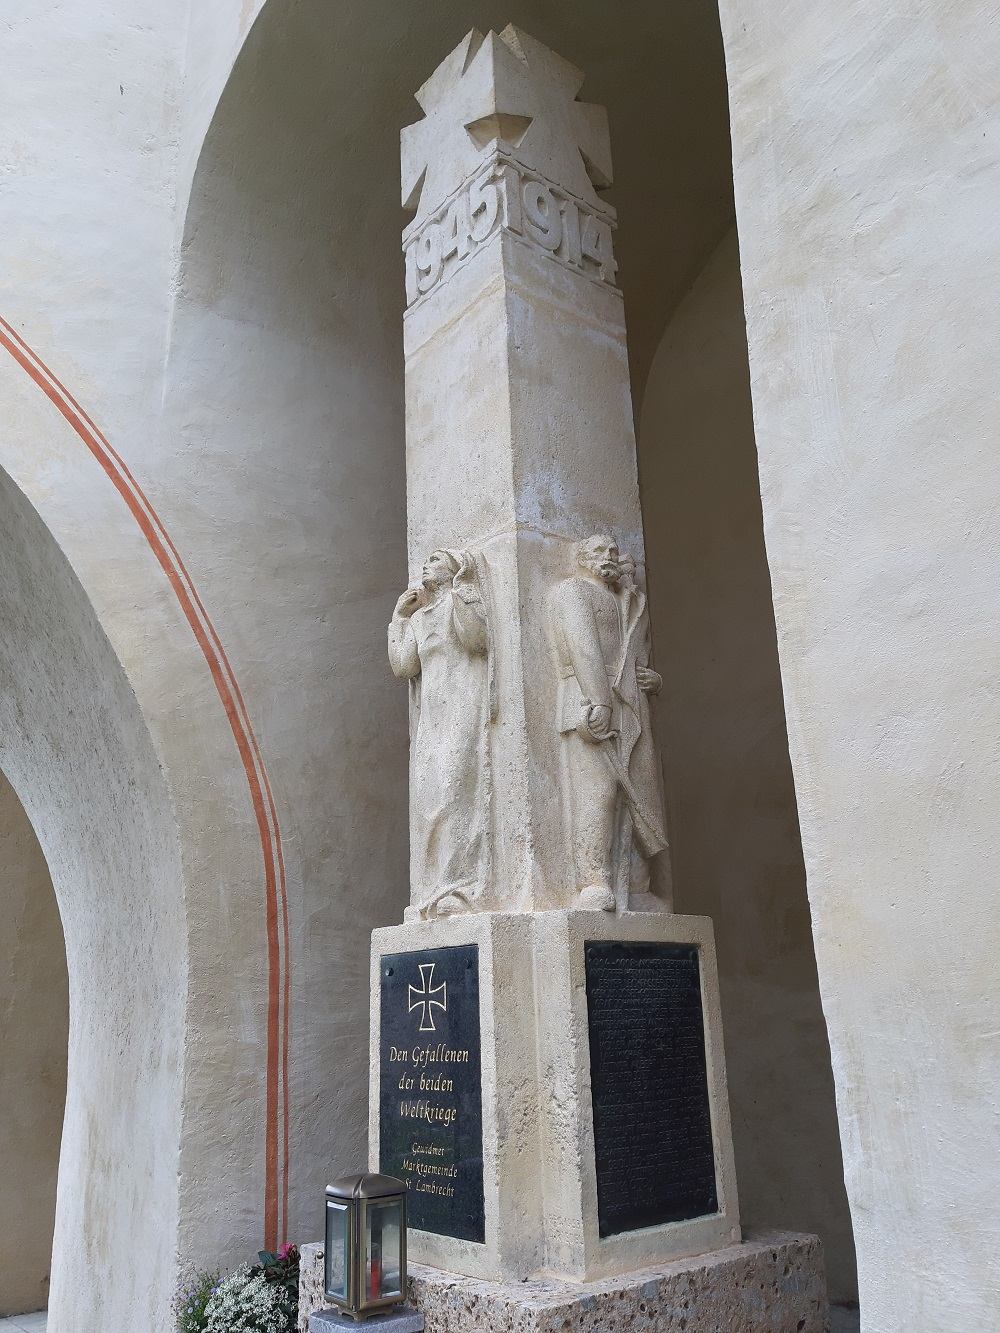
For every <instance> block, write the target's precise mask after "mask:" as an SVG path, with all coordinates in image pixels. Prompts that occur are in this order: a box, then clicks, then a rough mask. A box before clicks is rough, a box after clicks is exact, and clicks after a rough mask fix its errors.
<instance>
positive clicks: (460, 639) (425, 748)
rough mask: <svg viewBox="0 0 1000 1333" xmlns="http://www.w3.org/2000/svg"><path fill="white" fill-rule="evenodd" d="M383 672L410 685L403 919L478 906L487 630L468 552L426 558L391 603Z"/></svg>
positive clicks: (483, 840)
mask: <svg viewBox="0 0 1000 1333" xmlns="http://www.w3.org/2000/svg"><path fill="white" fill-rule="evenodd" d="M389 664H390V666H391V667H392V670H393V672H394V673H395V675H397V676H399V677H401V678H402V679H405V680H408V681H409V682H410V703H411V707H410V901H411V905H410V907H409V908H408V909H407V912H406V917H407V919H408V920H412V919H414V918H418V917H429V916H444V915H448V914H451V913H454V912H461V911H467V910H469V909H471V908H473V907H475V906H476V904H477V902H478V901H479V900H480V899H481V898H482V897H483V895H484V893H485V892H486V886H487V881H488V877H489V853H490V839H489V830H490V799H491V782H490V755H489V734H488V733H489V724H490V720H491V718H492V715H493V713H494V711H495V706H494V702H493V694H494V687H493V664H492V652H491V646H490V625H489V616H488V612H487V607H486V603H485V600H484V596H483V588H482V580H481V577H480V572H479V570H478V568H477V565H476V559H475V556H474V555H473V554H472V553H471V552H470V551H455V550H447V551H434V552H433V553H432V554H431V555H430V556H428V558H427V561H426V563H425V564H424V567H423V571H422V576H421V584H420V586H419V587H416V588H408V589H407V590H406V592H404V593H403V594H402V596H401V597H400V598H399V601H398V602H397V603H396V609H395V611H394V612H393V617H392V622H391V624H390V625H389Z"/></svg>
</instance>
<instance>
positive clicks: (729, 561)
mask: <svg viewBox="0 0 1000 1333" xmlns="http://www.w3.org/2000/svg"><path fill="white" fill-rule="evenodd" d="M639 438H640V446H639V466H640V476H641V482H642V501H643V511H644V517H645V524H646V551H647V559H648V566H649V570H650V573H649V591H650V603H651V616H652V624H653V632H654V635H655V641H656V651H657V667H658V669H659V670H660V671H661V672H662V673H663V677H664V690H663V694H662V696H661V701H660V705H659V708H658V711H657V723H656V725H657V730H658V733H659V739H660V745H661V749H662V753H663V756H664V768H665V777H666V789H667V803H668V809H669V815H670V830H671V842H672V859H673V872H674V892H675V903H676V908H677V911H679V912H689V913H695V914H706V915H709V916H711V917H712V918H713V919H714V921H715V928H716V935H717V938H718V948H719V970H720V974H721V984H722V1006H723V1018H724V1022H725V1033H726V1057H727V1062H728V1068H729V1086H730V1097H731V1101H732V1111H733V1133H734V1138H735V1144H736V1165H737V1173H738V1181H739V1191H740V1203H741V1207H742V1211H743V1217H744V1222H745V1224H746V1225H747V1226H748V1227H753V1226H763V1225H770V1226H783V1227H790V1228H797V1229H800V1230H806V1231H814V1232H817V1233H819V1235H820V1236H821V1237H822V1239H823V1243H824V1247H825V1251H826V1263H827V1272H828V1277H829V1285H830V1296H831V1299H832V1300H835V1301H844V1302H848V1301H852V1300H856V1298H857V1271H856V1266H855V1256H854V1241H853V1233H852V1229H851V1219H850V1214H849V1211H848V1205H847V1195H846V1191H845V1188H844V1178H843V1162H842V1158H841V1150H840V1140H839V1134H838V1125H837V1112H836V1103H835V1100H834V1084H833V1074H832V1070H831V1066H830V1051H829V1045H828V1041H827V1034H826V1024H825V1021H824V1018H823V1012H822V1008H821V1004H820V996H819V986H818V980H817V975H816V963H815V955H814V951H813V940H812V931H811V923H810V917H809V905H808V900H807V897H806V885H805V868H804V865H803V861H802V847H801V842H800V839H799V828H798V818H797V810H796V804H795V792H794V788H793V785H792V772H791V765H790V762H789V757H788V740H787V735H786V731H785V714H784V706H783V700H782V693H781V679H780V675H779V668H778V655H777V643H776V639H775V630H774V613H773V607H772V602H771V584H770V578H769V575H768V568H767V559H766V554H765V550H764V536H763V526H762V518H761V507H760V489H759V481H758V477H757V455H756V448H755V443H754V434H753V419H752V412H751V401H750V385H749V369H748V364H747V344H746V325H745V321H744V316H743V299H742V288H741V284H740V270H739V254H738V249H737V241H736V234H735V231H732V232H730V234H729V235H728V236H727V237H726V239H725V240H724V241H723V242H722V244H721V245H720V246H719V248H718V250H717V251H716V253H715V254H714V256H713V257H712V259H711V260H710V261H709V263H708V264H707V266H706V268H705V270H704V271H703V273H702V274H701V275H700V277H699V278H698V279H697V281H696V282H695V284H694V287H693V288H692V290H691V291H690V292H689V294H688V295H687V296H686V297H685V298H684V300H683V301H682V302H681V304H680V306H679V307H678V309H677V311H676V313H675V314H674V316H673V318H672V320H671V322H670V324H669V325H668V327H667V330H666V332H665V334H664V336H663V340H662V342H661V344H660V347H659V350H658V351H657V353H656V356H655V358H654V360H653V364H652V369H651V372H650V376H649V380H648V383H647V386H646V392H645V396H644V398H643V401H642V412H641V429H640V436H639Z"/></svg>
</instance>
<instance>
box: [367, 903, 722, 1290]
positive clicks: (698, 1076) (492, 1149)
mask: <svg viewBox="0 0 1000 1333" xmlns="http://www.w3.org/2000/svg"><path fill="white" fill-rule="evenodd" d="M603 949H610V950H612V951H613V952H614V951H617V950H622V951H623V952H624V954H626V955H628V957H623V958H622V959H621V960H620V967H619V964H618V963H617V962H615V963H614V966H615V967H616V968H618V970H617V971H614V972H613V973H609V974H607V975H605V977H604V980H603V982H601V984H600V985H599V986H598V987H597V988H596V991H595V993H594V994H593V995H592V994H591V979H592V978H591V971H590V967H591V965H590V963H589V962H588V957H589V956H590V955H591V953H592V951H594V950H596V951H598V952H600V951H601V950H603ZM646 950H652V951H653V953H654V954H657V955H659V953H660V952H664V953H665V954H669V955H671V956H673V955H674V954H678V955H684V956H686V957H689V964H690V968H689V970H688V971H687V972H686V973H685V976H686V977H687V980H686V981H685V982H684V983H683V986H682V985H681V983H679V982H677V981H676V979H675V974H674V973H673V972H672V971H670V972H661V970H660V967H661V960H660V959H659V958H658V957H657V958H649V959H647V958H646V956H645V953H644V951H646ZM448 959H451V960H452V961H451V962H449V961H448ZM650 966H652V967H653V968H654V971H653V972H650V971H649V970H648V968H649V967H650ZM663 966H664V967H668V968H672V967H673V964H672V963H669V962H664V963H663ZM685 966H688V965H687V964H685ZM456 969H457V970H456ZM466 976H469V977H476V978H477V980H476V981H475V982H474V983H473V982H471V981H470V982H469V983H468V984H464V985H463V980H462V979H463V978H464V977H466ZM608 976H610V977H612V979H613V978H615V977H617V978H619V980H618V981H617V983H615V984H612V980H608ZM371 981H372V1010H371V1013H372V1022H371V1069H372V1079H371V1102H370V1112H371V1113H370V1119H369V1137H368V1141H369V1152H370V1166H371V1169H372V1170H373V1171H381V1172H383V1173H384V1174H386V1175H390V1176H397V1177H400V1178H402V1179H404V1180H406V1182H407V1185H408V1187H409V1190H410V1212H409V1237H408V1247H409V1255H410V1259H411V1260H413V1261H415V1262H417V1263H420V1264H427V1265H432V1266H433V1267H434V1268H437V1269H444V1270H445V1271H447V1272H454V1273H462V1274H464V1275H465V1276H468V1277H475V1278H481V1279H483V1280H485V1281H489V1282H497V1281H519V1280H520V1279H522V1278H530V1277H532V1276H533V1275H534V1274H536V1273H540V1272H549V1273H558V1274H560V1275H561V1276H563V1277H565V1278H567V1279H572V1280H575V1281H580V1282H588V1281H595V1280H597V1279H598V1278H605V1277H612V1276H614V1275H615V1274H617V1273H631V1272H634V1271H636V1270H638V1269H643V1268H648V1267H651V1266H653V1265H656V1264H662V1263H666V1262H669V1261H671V1260H674V1259H680V1258H682V1257H684V1256H685V1255H691V1254H705V1253H707V1252H708V1251H709V1250H712V1249H715V1248H717V1247H721V1246H728V1245H733V1244H734V1243H738V1242H739V1239H740V1225H739V1206H738V1202H737V1197H736V1174H735V1169H734V1165H733V1143H732V1132H731V1129H730V1123H729V1100H728V1095H727V1091H726V1073H725V1057H724V1052H723V1043H722V1016H721V1012H720V1007H719V982H718V973H717V969H716V962H715V943H714V937H713V933H712V923H711V921H709V920H708V918H707V917H692V916H676V915H674V914H672V913H669V912H624V913H622V914H620V915H616V914H615V913H613V912H577V911H573V912H535V913H533V914H527V913H523V914H521V915H512V914H504V913H492V912H467V913H464V914H462V915H459V916H452V917H445V918H441V919H435V920H432V921H418V922H410V923H407V924H405V925H402V926H391V927H387V928H385V929H383V930H376V931H375V932H374V933H373V935H372V974H371ZM661 1002H664V1003H665V1004H666V1008H665V1009H664V1010H663V1011H662V1014H661V1009H660V1008H659V1007H658V1006H659V1005H660V1003H661ZM651 1016H653V1018H654V1021H652V1022H651V1021H650V1019H651ZM609 1019H613V1020H615V1021H614V1022H612V1023H610V1025H609V1023H608V1020H609ZM383 1026H385V1029H386V1030H385V1032H384V1033H383ZM609 1032H610V1033H611V1034H612V1035H611V1036H610V1037H609V1036H608V1035H607V1034H608V1033H609ZM595 1033H598V1034H603V1035H602V1036H601V1046H602V1049H603V1056H602V1058H601V1061H600V1062H599V1067H598V1069H597V1070H596V1071H595V1066H594V1063H593V1058H592V1057H593V1051H594V1042H595ZM616 1042H617V1046H616V1044H615V1043H616ZM470 1046H472V1047H474V1049H472V1050H471V1053H470ZM599 1053H600V1052H599ZM597 1074H600V1080H599V1081H598V1080H597V1077H596V1075H597ZM595 1107H599V1109H600V1110H601V1114H602V1121H599V1120H598V1116H597V1113H596V1111H595ZM421 1117H424V1118H421ZM444 1117H448V1119H447V1121H444V1119H443V1118H444ZM469 1126H472V1127H473V1128H472V1130H471V1132H466V1131H467V1129H468V1127H469ZM602 1129H603V1134H602ZM383 1130H385V1131H386V1134H385V1143H384V1144H383ZM696 1131H697V1132H696ZM602 1145H603V1146H602ZM695 1168H697V1173H696V1171H695ZM691 1177H696V1178H695V1181H694V1185H693V1187H692V1188H690V1189H689V1188H688V1187H689V1185H690V1184H691V1180H690V1178H691ZM709 1187H711V1188H710V1189H709ZM425 1191H437V1192H441V1191H447V1193H448V1195H449V1196H454V1199H455V1203H454V1204H452V1203H451V1202H447V1203H446V1204H445V1205H443V1206H441V1207H439V1208H437V1216H436V1217H434V1215H433V1214H430V1207H429V1206H428V1204H427V1202H426V1201H427V1200H428V1198H429V1197H434V1196H431V1195H429V1194H428V1193H427V1192H425ZM476 1191H478V1208H479V1212H478V1219H479V1221H478V1225H479V1231H478V1234H475V1235H473V1234H472V1230H471V1228H470V1227H469V1226H468V1225H467V1218H466V1217H465V1216H464V1214H462V1213H461V1211H460V1209H459V1207H458V1204H459V1203H463V1204H464V1202H465V1201H466V1200H468V1199H472V1198H473V1197H474V1195H475V1192H476ZM661 1193H662V1196H663V1197H662V1198H661V1197H660V1196H661ZM615 1206H618V1207H619V1211H617V1212H616V1211H614V1207H615ZM451 1208H454V1213H453V1214H452V1213H449V1212H448V1209H451ZM602 1208H606V1209H607V1210H608V1216H607V1217H604V1216H602ZM429 1215H430V1216H431V1219H432V1220H434V1221H435V1222H436V1225H434V1226H430V1225H426V1221H427V1218H428V1216H429Z"/></svg>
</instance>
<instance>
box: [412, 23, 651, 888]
mask: <svg viewBox="0 0 1000 1333" xmlns="http://www.w3.org/2000/svg"><path fill="white" fill-rule="evenodd" d="M582 81H583V76H582V75H581V74H580V72H579V71H578V70H576V69H575V68H574V67H573V66H572V65H570V64H569V63H568V62H567V61H565V60H562V59H561V58H560V57H559V56H557V55H555V54H554V53H553V52H551V51H549V50H548V49H547V48H545V47H544V46H542V45H541V44H540V43H538V42H536V41H534V40H533V39H532V38H530V37H528V36H527V35H526V34H524V33H522V32H519V31H516V30H515V29H513V28H507V29H506V30H505V32H504V33H503V34H502V36H498V35H497V34H496V33H492V32H491V33H490V34H489V35H488V36H487V37H485V38H483V37H482V36H481V35H480V34H478V33H475V32H473V33H470V34H469V35H468V36H467V37H466V38H465V40H464V41H463V42H462V43H461V45H460V46H459V47H458V48H457V50H455V51H454V52H453V53H452V54H451V55H450V56H449V57H448V59H447V60H445V61H444V63H443V64H442V65H441V66H440V68H439V69H438V70H437V71H436V72H435V73H434V74H433V75H432V77H431V78H430V79H429V80H428V81H427V83H426V84H424V86H423V87H422V88H421V89H420V91H419V93H418V94H417V100H418V102H419V103H420V105H421V106H422V107H423V109H424V111H425V113H426V115H425V118H424V119H423V120H421V121H419V122H418V123H417V124H415V125H412V126H410V127H409V128H408V129H406V130H404V131H403V137H402V144H403V152H402V159H403V201H404V204H406V205H408V206H410V207H412V208H415V209H416V213H415V216H414V218H413V221H412V222H411V223H410V225H409V226H408V227H407V229H406V231H405V232H404V251H405V255H406V282H407V300H408V305H407V311H406V316H405V320H404V345H405V353H406V443H407V454H406V457H407V487H408V515H409V534H408V536H409V553H410V573H411V579H412V582H413V583H414V584H415V585H419V583H420V578H421V570H422V567H423V565H424V562H425V560H426V559H427V556H428V555H429V554H430V552H432V551H433V550H435V549H436V548H440V547H444V548H453V549H457V550H468V551H472V552H475V554H476V557H477V561H478V563H479V567H480V578H481V581H482V584H483V587H484V596H485V598H486V601H487V605H488V610H489V618H490V622H491V627H492V634H493V639H494V642H493V645H492V653H491V663H490V669H491V673H492V691H493V700H494V714H495V716H494V720H493V725H492V727H491V735H490V755H489V767H490V783H491V806H490V809H489V811H488V814H487V820H488V826H489V834H488V836H489V839H490V849H489V850H488V851H487V852H486V853H485V855H484V865H483V868H482V873H481V876H480V877H478V878H479V882H478V883H477V884H476V892H475V901H474V904H473V905H474V906H475V907H478V908H487V909H495V908H497V907H503V908H505V909H511V908H513V909H514V910H518V911H527V910H532V909H535V910H539V909H545V908H550V907H558V906H570V905H571V904H573V903H574V901H575V899H576V897H577V894H578V893H579V891H580V889H581V888H586V887H589V886H588V885H584V884H581V883H579V882H578V877H577V876H574V858H573V855H572V848H571V847H570V846H569V845H568V842H567V838H568V836H569V835H568V826H569V819H568V816H567V818H564V810H563V804H562V801H561V799H560V791H561V787H562V785H563V784H562V780H561V773H560V765H561V763H562V761H563V756H562V754H561V750H562V749H563V748H564V743H563V742H562V739H561V736H560V733H559V731H558V730H557V721H556V718H557V705H558V699H557V693H558V686H559V677H558V675H557V671H556V669H555V667H554V665H553V646H552V643H551V631H552V623H551V622H552V614H551V610H550V606H549V596H550V591H551V589H552V588H553V587H554V585H556V584H557V583H558V582H559V581H560V580H561V579H565V578H567V577H569V576H571V575H573V574H574V573H576V572H578V568H577V560H576V545H577V543H578V542H580V541H581V540H582V539H585V538H588V537H590V536H592V535H593V534H605V533H607V534H611V535H613V536H614V537H615V538H616V539H617V541H618V543H619V545H620V550H621V553H622V554H623V555H626V556H628V557H631V558H632V559H633V560H634V562H635V567H636V579H637V583H638V585H639V586H640V587H641V585H642V583H643V572H644V570H643V559H644V553H643V544H642V520H641V515H640V511H639V491H638V482H637V475H636V455H635V436H634V432H633V422H632V399H631V393H630V387H629V374H628V354H627V351H626V345H625V319H624V313H623V303H622V294H621V291H620V289H619V288H618V287H617V286H616V284H615V270H616V264H615V260H614V254H613V247H612V231H613V228H614V225H615V211H614V209H613V208H612V207H611V206H610V205H609V204H607V203H605V202H604V201H603V200H602V199H601V198H600V196H599V195H598V187H603V186H606V185H608V184H609V183H610V177H611V161H610V147H609V137H608V127H607V117H606V114H605V112H604V109H603V108H602V107H597V106H592V105H589V104H587V103H583V102H578V101H576V100H575V97H576V93H577V91H578V89H579V87H580V85H581V83H582ZM639 595H640V596H641V593H640V594H639ZM594 757H595V758H597V756H596V755H595V756H594ZM411 786H412V790H413V794H414V797H416V796H417V794H418V790H419V786H420V777H419V776H418V775H417V774H414V778H413V781H412V784H411ZM647 787H648V788H649V789H650V792H651V794H650V797H649V800H650V804H655V805H658V806H661V795H660V788H659V774H658V770H657V773H656V776H655V781H654V783H653V784H652V785H651V786H650V784H649V783H647ZM624 859H626V858H624V857H620V858H619V859H618V863H617V864H616V867H615V873H616V876H617V882H615V883H614V884H613V885H612V886H611V887H612V888H613V890H614V893H615V896H616V897H617V899H618V902H619V906H622V907H624V906H625V905H626V900H627V894H628V883H627V877H626V874H625V868H624V865H623V864H622V862H623V860H624ZM656 861H657V865H656V867H655V869H656V871H657V872H658V873H657V875H656V879H657V882H658V884H659V886H660V891H661V894H662V893H664V892H668V890H666V889H665V887H664V885H663V881H664V880H665V879H666V876H665V875H664V874H663V871H665V869H666V862H667V858H666V856H662V855H661V856H659V857H657V858H656ZM414 869H415V872H417V866H416V865H415V867H414ZM639 873H640V875H641V877H642V880H643V883H642V884H640V885H639V887H640V888H645V872H644V868H643V867H642V866H639ZM414 878H415V879H418V878H419V872H417V873H415V876H414ZM438 887H440V886H438V885H434V886H430V885H420V884H418V883H414V885H413V889H414V896H415V900H416V899H417V897H418V895H419V894H420V893H421V892H422V891H424V890H425V889H427V890H430V889H432V888H433V889H436V888H438ZM470 896H471V895H470ZM589 905H593V904H589ZM660 905H664V906H665V905H668V904H666V903H663V902H661V904H660Z"/></svg>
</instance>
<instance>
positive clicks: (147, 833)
mask: <svg viewBox="0 0 1000 1333" xmlns="http://www.w3.org/2000/svg"><path fill="white" fill-rule="evenodd" d="M0 564H2V568H3V571H4V574H3V579H2V580H0V623H2V624H3V626H4V632H3V634H2V635H0V765H2V768H3V771H4V772H5V774H6V775H7V777H8V778H9V780H10V782H11V784H12V785H13V786H14V788H15V789H16V790H17V792H18V793H19V795H20V797H21V800H22V802H23V805H24V810H25V813H26V815H27V818H28V819H29V820H30V821H31V825H32V826H33V828H34V830H35V832H36V834H37V836H38V841H39V844H40V848H41V852H42V853H44V858H45V861H46V862H47V864H48V868H49V871H50V873H51V876H52V884H53V887H54V889H55V894H56V898H57V899H58V903H59V914H60V916H61V918H62V923H63V928H64V931H65V941H66V963H67V967H68V974H69V995H70V1024H69V1059H68V1088H67V1097H66V1113H65V1122H64V1127H63V1134H62V1151H61V1155H60V1158H59V1186H58V1203H57V1208H56V1217H55V1239H54V1245H53V1266H52V1285H51V1296H50V1302H49V1306H50V1310H52V1311H53V1314H54V1321H53V1322H54V1324H55V1326H56V1327H62V1328H66V1329H69V1328H83V1327H90V1328H111V1327H116V1326H119V1325H120V1326H122V1327H124V1326H126V1325H127V1324H129V1323H130V1322H134V1321H135V1319H137V1318H140V1319H142V1320H144V1321H146V1322H147V1323H148V1325H149V1326H150V1327H157V1326H159V1324H160V1321H161V1319H162V1311H163V1309H164V1308H165V1305H166V1304H167V1303H168V1302H169V1298H170V1293H171V1290H172V1286H173V1281H174V1273H175V1264H176V1248H175V1247H176V1240H175V1236H176V1221H175V1219H176V1216H177V1166H178V1147H179V1132H180V1115H181V1098H182V1075H183V1063H182V1062H183V1028H184V999H185V979H186V941H185V935H184V910H183V901H182V891H181V883H182V881H181V870H180V857H179V848H178V841H177V831H176V824H175V820H174V816H173V810H172V806H171V802H170V799H169V796H168V794H167V791H166V788H165V785H164V782H163V775H162V772H161V769H160V765H159V763H158V761H157V758H156V755H155V753H154V750H153V747H152V745H151V742H150V737H149V732H148V729H147V727H146V725H145V723H144V721H143V718H142V716H141V714H140V713H139V710H138V707H137V704H136V699H135V696H134V694H133V692H132V690H131V688H130V686H129V683H128V681H127V679H126V677H125V674H124V672H123V670H122V666H121V663H120V662H119V660H118V658H117V657H116V655H115V653H114V651H113V650H112V648H111V645H110V643H109V642H108V639H107V637H106V635H105V634H104V632H103V631H102V629H101V627H100V625H99V624H98V621H97V617H96V615H95V613H94V609H93V607H92V605H91V603H90V601H89V600H88V598H87V596H86V594H85V593H84V591H83V589H82V587H81V586H80V583H79V581H78V580H77V578H76V577H75V575H74V574H73V571H72V570H71V569H70V566H69V564H68V563H67V561H66V559H65V557H64V556H63V554H62V552H61V551H60V550H59V547H58V545H57V543H56V542H55V540H54V538H53V536H52V534H51V533H50V532H49V531H48V529H47V528H46V526H45V524H44V523H43V522H42V520H41V518H40V517H39V515H38V514H37V513H36V512H35V511H34V509H33V508H32V507H31V505H30V504H29V503H28V502H27V500H26V498H25V496H24V494H23V493H22V492H21V491H19V490H18V488H17V487H16V486H15V485H14V483H13V481H12V480H11V479H10V477H9V476H8V475H7V474H5V473H2V472H0ZM53 976H54V978H55V981H54V985H55V986H56V987H57V986H58V980H57V978H58V967H54V968H53ZM5 1055H6V1052H5ZM46 1132H48V1131H46ZM115 1254H120V1255H125V1254H128V1255H131V1256H132V1262H131V1263H129V1264H116V1265H114V1269H115V1273H114V1275H113V1276H112V1277H110V1278H109V1279H107V1280H104V1281H98V1280H95V1274H97V1273H99V1272H102V1271H105V1270H106V1269H107V1267H108V1256H110V1255H115Z"/></svg>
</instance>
